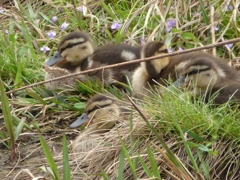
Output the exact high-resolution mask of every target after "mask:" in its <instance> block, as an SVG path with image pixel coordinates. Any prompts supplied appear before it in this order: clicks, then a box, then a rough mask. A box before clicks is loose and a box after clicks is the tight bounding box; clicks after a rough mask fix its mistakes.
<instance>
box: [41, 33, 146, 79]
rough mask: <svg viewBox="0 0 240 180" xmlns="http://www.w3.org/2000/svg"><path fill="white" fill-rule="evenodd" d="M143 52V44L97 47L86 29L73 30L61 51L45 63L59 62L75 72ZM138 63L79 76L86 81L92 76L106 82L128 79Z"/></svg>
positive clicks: (109, 63)
mask: <svg viewBox="0 0 240 180" xmlns="http://www.w3.org/2000/svg"><path fill="white" fill-rule="evenodd" d="M140 52H141V46H130V45H127V44H121V45H116V44H109V45H105V46H102V47H98V48H95V47H94V44H93V41H92V39H91V38H90V37H89V36H88V35H87V34H86V33H84V32H72V33H69V34H68V35H66V36H65V37H64V38H63V39H62V40H61V41H60V43H59V46H58V52H57V53H56V54H55V55H54V56H53V57H52V58H50V59H49V60H47V61H46V62H45V66H54V67H55V66H56V67H59V68H63V69H66V70H68V71H69V73H74V72H80V71H84V70H88V69H93V68H97V67H101V66H106V65H111V64H116V63H121V62H126V61H130V60H134V59H139V57H140ZM138 66H139V64H138V63H136V64H132V65H127V66H121V67H117V68H114V69H106V70H103V71H96V72H92V73H88V74H84V75H79V76H78V77H77V78H79V79H80V80H83V81H85V80H86V79H88V78H92V79H99V80H102V82H104V84H111V83H114V82H123V83H126V82H127V79H126V76H127V77H128V78H129V79H130V78H131V77H132V73H133V71H134V69H135V68H137V67H138ZM48 73H49V72H48Z"/></svg>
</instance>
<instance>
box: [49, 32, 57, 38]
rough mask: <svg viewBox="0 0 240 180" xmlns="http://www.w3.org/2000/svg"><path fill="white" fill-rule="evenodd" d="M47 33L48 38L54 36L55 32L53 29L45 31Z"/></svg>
mask: <svg viewBox="0 0 240 180" xmlns="http://www.w3.org/2000/svg"><path fill="white" fill-rule="evenodd" d="M47 35H48V36H49V38H50V39H53V38H54V37H55V36H56V32H55V31H49V32H48V33H47Z"/></svg>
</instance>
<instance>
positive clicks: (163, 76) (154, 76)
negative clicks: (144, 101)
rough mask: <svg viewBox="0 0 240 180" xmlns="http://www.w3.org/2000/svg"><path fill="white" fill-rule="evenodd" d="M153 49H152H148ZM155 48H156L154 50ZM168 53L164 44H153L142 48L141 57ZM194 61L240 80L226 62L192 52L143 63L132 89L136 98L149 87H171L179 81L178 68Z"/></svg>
mask: <svg viewBox="0 0 240 180" xmlns="http://www.w3.org/2000/svg"><path fill="white" fill-rule="evenodd" d="M148 46H149V47H151V48H148ZM153 47H154V48H153ZM164 53H167V50H166V46H165V45H164V43H162V42H151V43H149V44H146V45H145V47H143V48H142V53H141V56H142V58H144V57H150V56H155V55H161V54H164ZM193 60H199V61H202V60H203V61H204V62H208V63H212V64H213V65H214V66H216V67H217V71H218V73H219V75H222V76H224V75H226V76H228V78H229V79H235V80H237V81H239V80H240V76H239V74H236V73H234V72H233V70H232V68H231V67H229V66H227V65H226V63H225V62H223V61H222V60H220V59H219V58H217V57H214V56H212V55H210V54H208V53H204V52H192V53H186V54H181V55H176V56H172V57H166V58H160V59H157V60H153V61H147V62H142V63H141V66H140V67H139V68H137V70H136V71H135V72H134V74H133V80H132V87H133V94H134V96H136V97H142V95H143V94H147V87H148V85H153V84H156V82H158V83H159V84H160V85H162V86H169V82H168V81H169V80H170V81H172V82H174V81H176V80H177V79H178V74H177V73H176V67H177V66H178V69H179V67H181V66H184V65H185V63H188V62H192V61H193Z"/></svg>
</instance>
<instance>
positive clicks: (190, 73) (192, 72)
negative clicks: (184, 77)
mask: <svg viewBox="0 0 240 180" xmlns="http://www.w3.org/2000/svg"><path fill="white" fill-rule="evenodd" d="M198 72H199V70H198V69H193V70H192V71H191V72H189V73H188V75H193V74H197V73H198Z"/></svg>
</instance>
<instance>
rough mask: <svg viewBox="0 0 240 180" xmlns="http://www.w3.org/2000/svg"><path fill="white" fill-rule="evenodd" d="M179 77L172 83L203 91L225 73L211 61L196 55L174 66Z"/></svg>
mask: <svg viewBox="0 0 240 180" xmlns="http://www.w3.org/2000/svg"><path fill="white" fill-rule="evenodd" d="M176 72H177V74H178V75H179V77H180V78H179V79H178V80H177V81H176V82H175V83H174V85H175V86H176V87H197V88H198V89H201V90H203V91H205V90H207V89H209V88H212V87H213V86H215V85H216V84H217V82H218V80H219V79H220V78H223V77H225V73H224V71H223V70H222V69H221V68H218V67H217V66H216V65H215V64H214V63H213V61H211V60H208V59H204V58H201V57H196V58H195V59H190V60H188V61H184V62H182V63H180V64H178V65H177V66H176Z"/></svg>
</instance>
